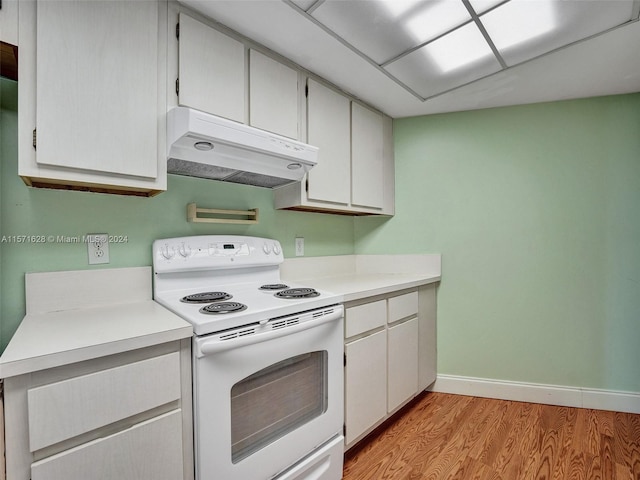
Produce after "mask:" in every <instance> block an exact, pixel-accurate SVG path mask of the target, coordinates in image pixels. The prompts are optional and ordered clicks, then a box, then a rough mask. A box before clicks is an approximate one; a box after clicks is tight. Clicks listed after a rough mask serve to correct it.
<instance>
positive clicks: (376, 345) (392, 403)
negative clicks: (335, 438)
mask: <svg viewBox="0 0 640 480" xmlns="http://www.w3.org/2000/svg"><path fill="white" fill-rule="evenodd" d="M435 307H436V304H435V286H434V285H427V286H424V287H420V288H416V289H411V290H404V291H401V292H395V293H391V294H389V295H384V296H376V297H372V298H370V299H365V300H359V301H356V302H351V303H347V304H346V310H345V447H346V448H347V449H348V448H350V447H352V446H354V445H355V444H356V443H357V442H358V441H359V440H361V439H362V438H364V437H365V436H366V435H367V434H368V433H370V432H371V431H372V430H373V429H374V428H376V427H377V426H378V425H380V424H381V423H382V422H383V421H385V420H386V419H387V418H389V417H390V416H391V415H392V414H394V413H395V412H396V411H398V409H399V408H401V407H402V406H403V405H405V404H406V403H407V402H408V401H410V400H411V399H412V398H414V397H415V396H416V395H417V394H418V393H419V392H420V391H422V390H424V389H425V388H426V387H427V386H429V385H430V384H431V383H433V381H434V380H435V371H436V370H435V362H436V352H435V334H436V331H435V313H436V312H435Z"/></svg>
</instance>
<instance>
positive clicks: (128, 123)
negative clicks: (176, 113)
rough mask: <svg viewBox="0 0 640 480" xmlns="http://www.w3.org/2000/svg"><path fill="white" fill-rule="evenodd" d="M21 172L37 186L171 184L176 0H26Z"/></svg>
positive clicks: (126, 189)
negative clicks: (169, 55) (169, 29)
mask: <svg viewBox="0 0 640 480" xmlns="http://www.w3.org/2000/svg"><path fill="white" fill-rule="evenodd" d="M19 9H20V11H19V14H20V15H19V19H20V30H19V35H20V38H19V42H20V62H19V75H20V91H19V134H18V135H19V174H20V176H22V178H23V179H24V180H25V182H26V183H27V184H29V185H32V186H45V187H61V186H62V187H64V188H76V189H82V190H93V191H101V192H105V191H106V192H117V193H130V194H136V195H152V194H155V193H158V192H159V191H162V190H165V189H166V167H165V165H164V162H165V159H166V151H165V128H164V121H163V119H164V114H165V110H166V83H165V78H166V3H163V2H93V1H87V0H69V1H64V2H50V1H40V2H20V3H19Z"/></svg>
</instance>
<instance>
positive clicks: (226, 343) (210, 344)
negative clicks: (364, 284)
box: [196, 305, 344, 358]
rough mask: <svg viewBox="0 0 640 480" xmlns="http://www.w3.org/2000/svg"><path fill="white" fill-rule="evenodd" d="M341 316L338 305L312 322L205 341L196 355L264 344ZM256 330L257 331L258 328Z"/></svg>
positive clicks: (341, 311)
mask: <svg viewBox="0 0 640 480" xmlns="http://www.w3.org/2000/svg"><path fill="white" fill-rule="evenodd" d="M343 314H344V309H343V307H342V305H339V306H336V307H334V308H333V312H331V313H327V314H325V315H323V316H321V317H318V318H315V319H313V320H309V321H306V322H302V323H298V324H295V325H291V326H288V327H283V328H278V329H276V330H267V331H266V332H260V331H259V330H258V331H257V332H256V333H254V334H252V335H247V336H243V337H237V338H232V339H229V340H210V341H206V340H205V341H204V342H202V343H200V344H199V345H198V347H197V352H196V353H197V356H198V358H201V357H204V356H206V355H212V354H214V353H219V352H224V351H226V350H232V349H234V348H240V347H244V346H247V345H252V344H256V343H261V342H266V341H268V340H273V339H276V338H280V337H284V336H286V335H292V334H294V333H298V332H302V331H304V330H309V329H310V328H315V327H318V326H320V325H323V324H325V323H329V322H335V321H336V320H339V319H340V318H342V316H343ZM257 328H258V329H259V328H260V327H257Z"/></svg>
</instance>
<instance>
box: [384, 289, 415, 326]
mask: <svg viewBox="0 0 640 480" xmlns="http://www.w3.org/2000/svg"><path fill="white" fill-rule="evenodd" d="M417 314H418V292H411V293H405V294H404V295H398V296H397V297H392V298H390V299H389V323H393V322H397V321H398V320H402V319H403V318H407V317H411V316H412V315H417Z"/></svg>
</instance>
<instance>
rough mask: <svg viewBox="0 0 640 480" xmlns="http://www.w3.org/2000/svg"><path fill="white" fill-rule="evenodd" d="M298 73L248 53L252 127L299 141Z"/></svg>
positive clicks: (250, 119)
mask: <svg viewBox="0 0 640 480" xmlns="http://www.w3.org/2000/svg"><path fill="white" fill-rule="evenodd" d="M298 103H299V102H298V72H297V71H296V70H294V69H293V68H290V67H288V66H286V65H284V64H282V63H280V62H277V61H276V60H273V59H272V58H270V57H267V56H266V55H263V54H262V53H260V52H258V51H257V50H250V51H249V124H250V125H252V126H254V127H256V128H261V129H262V130H267V131H269V132H273V133H277V134H279V135H284V136H285V137H289V138H293V139H298V138H299V132H298V111H299V109H298Z"/></svg>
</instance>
